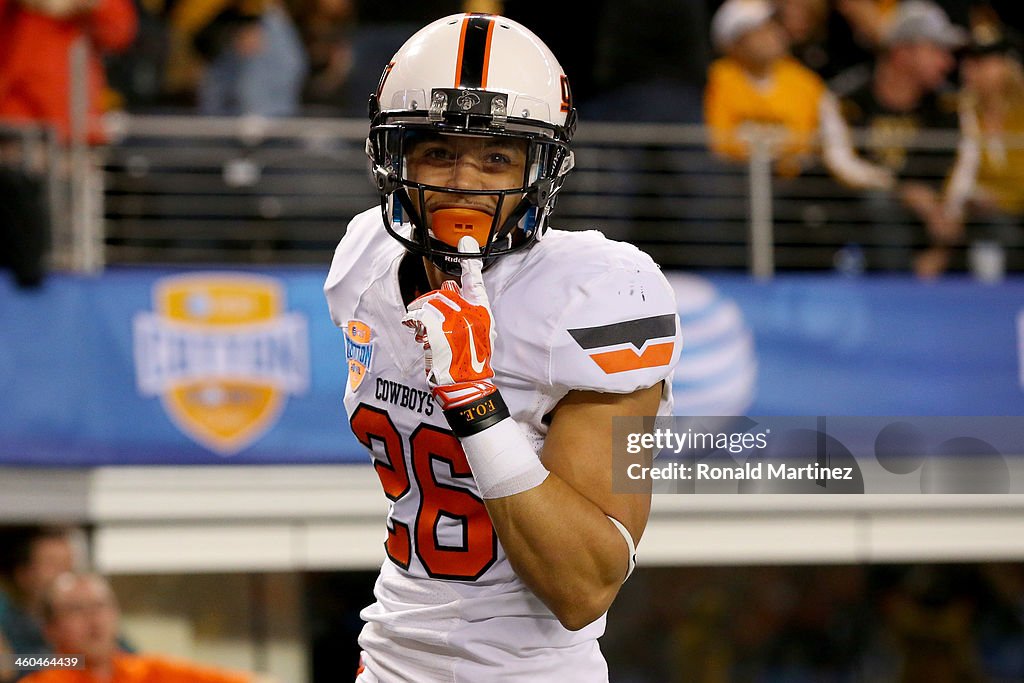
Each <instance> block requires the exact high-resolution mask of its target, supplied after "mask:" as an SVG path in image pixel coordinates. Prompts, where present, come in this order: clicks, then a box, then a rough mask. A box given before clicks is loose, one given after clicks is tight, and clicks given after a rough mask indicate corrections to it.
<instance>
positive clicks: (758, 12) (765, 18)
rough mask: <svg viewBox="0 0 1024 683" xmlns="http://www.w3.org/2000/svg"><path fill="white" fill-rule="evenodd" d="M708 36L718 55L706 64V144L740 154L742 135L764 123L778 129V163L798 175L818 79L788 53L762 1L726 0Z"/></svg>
mask: <svg viewBox="0 0 1024 683" xmlns="http://www.w3.org/2000/svg"><path fill="white" fill-rule="evenodd" d="M711 39H712V42H713V43H714V46H715V48H716V49H717V50H718V51H720V52H721V53H722V54H723V56H722V57H721V58H719V59H717V60H715V61H714V62H713V63H712V64H711V66H710V68H709V70H708V83H707V87H706V90H705V96H704V117H705V122H706V123H707V125H708V127H709V129H710V136H711V149H712V151H714V152H715V153H716V154H718V155H719V156H721V157H724V158H725V159H729V160H734V161H744V160H746V159H748V158H749V155H750V146H749V145H750V143H749V137H748V136H749V135H751V134H753V133H754V131H755V129H756V128H758V127H761V128H766V127H770V128H772V129H774V130H776V131H778V133H779V134H780V139H779V141H778V146H777V147H776V150H777V165H776V168H777V170H778V171H779V172H780V173H781V174H783V175H797V174H798V173H800V171H801V169H802V167H803V166H804V165H805V164H806V163H807V161H808V159H809V158H810V156H811V151H812V143H813V139H814V136H815V133H816V131H817V128H818V105H819V101H820V100H821V97H822V95H823V94H824V93H825V90H826V89H825V83H824V81H822V80H821V78H820V77H819V76H818V75H817V74H815V73H814V72H813V71H811V70H810V69H808V68H806V67H805V66H803V65H802V64H800V63H799V62H797V61H796V60H795V59H793V58H792V57H791V56H790V55H789V45H788V42H787V39H786V34H785V32H784V31H783V29H782V26H781V25H780V24H779V23H778V21H776V18H775V8H774V6H773V5H772V4H771V3H770V2H768V0H726V2H725V4H723V5H722V6H721V7H720V8H719V9H718V11H717V12H716V13H715V15H714V17H713V18H712V21H711Z"/></svg>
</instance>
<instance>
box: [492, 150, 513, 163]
mask: <svg viewBox="0 0 1024 683" xmlns="http://www.w3.org/2000/svg"><path fill="white" fill-rule="evenodd" d="M487 163H489V164H496V165H503V166H506V165H510V164H511V163H512V157H511V156H509V155H508V154H505V153H503V152H490V153H488V154H487Z"/></svg>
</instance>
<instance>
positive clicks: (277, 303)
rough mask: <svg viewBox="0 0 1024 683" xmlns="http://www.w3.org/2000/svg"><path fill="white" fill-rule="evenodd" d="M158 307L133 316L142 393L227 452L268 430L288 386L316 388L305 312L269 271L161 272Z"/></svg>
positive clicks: (198, 437)
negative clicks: (292, 304)
mask: <svg viewBox="0 0 1024 683" xmlns="http://www.w3.org/2000/svg"><path fill="white" fill-rule="evenodd" d="M153 308H154V311H153V312H152V313H150V312H144V313H139V314H138V315H136V316H135V321H134V342H135V373H136V383H137V385H138V389H139V393H141V394H142V395H143V396H159V397H160V399H161V401H162V403H163V405H164V410H166V412H167V414H168V416H169V417H170V418H171V421H172V422H173V423H174V424H175V426H176V427H177V428H178V429H180V430H181V431H182V432H184V433H185V434H186V435H187V436H188V437H189V438H191V439H193V440H194V441H196V442H198V443H200V444H202V445H203V446H205V447H207V448H209V449H210V450H212V451H215V452H217V453H220V454H221V455H231V454H233V453H237V452H238V451H240V450H242V449H243V448H245V447H246V446H249V445H250V444H252V443H253V442H254V441H256V440H257V439H258V438H259V437H261V436H263V434H265V433H266V432H267V431H268V430H269V429H270V428H271V427H273V426H274V424H275V423H276V422H277V418H278V416H279V415H280V413H281V410H282V408H283V407H284V402H285V396H286V395H287V394H301V393H303V392H305V391H306V389H307V387H308V386H309V342H308V333H307V324H306V318H305V316H304V315H302V314H300V313H286V312H285V311H284V308H285V297H284V292H283V290H282V287H281V285H280V283H279V282H278V281H277V280H276V279H274V278H270V277H265V276H258V275H240V274H235V273H197V274H189V275H181V276H175V277H168V278H164V279H162V280H158V281H157V282H156V284H155V285H154V287H153Z"/></svg>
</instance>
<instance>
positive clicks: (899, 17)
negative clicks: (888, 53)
mask: <svg viewBox="0 0 1024 683" xmlns="http://www.w3.org/2000/svg"><path fill="white" fill-rule="evenodd" d="M968 38H969V35H968V33H967V31H966V30H965V29H963V28H960V27H959V26H957V25H955V24H953V23H952V22H950V20H949V17H948V16H947V15H946V13H945V12H944V11H943V9H942V8H941V7H939V6H938V5H936V4H935V3H934V2H929V0H904V1H903V2H901V3H900V4H899V5H897V6H896V11H895V13H894V14H893V16H892V19H890V20H889V27H888V29H887V30H886V32H885V35H884V36H883V40H882V43H883V44H884V45H886V46H892V45H900V44H903V43H935V44H936V45H942V46H943V47H947V48H949V49H951V50H955V49H957V48H960V47H963V46H964V45H966V44H967V41H968Z"/></svg>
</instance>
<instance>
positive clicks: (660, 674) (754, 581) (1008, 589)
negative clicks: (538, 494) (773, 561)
mask: <svg viewBox="0 0 1024 683" xmlns="http://www.w3.org/2000/svg"><path fill="white" fill-rule="evenodd" d="M634 581H635V583H634ZM623 598H625V599H623ZM613 611H614V615H613V616H614V618H613V619H610V620H609V633H608V635H607V636H606V637H605V639H604V640H603V641H602V649H603V650H605V651H606V653H607V656H608V660H609V662H610V666H611V667H612V670H613V671H614V672H616V673H617V675H616V676H615V678H614V680H617V681H623V682H628V683H648V682H650V683H653V682H654V681H657V682H658V683H662V682H664V681H672V682H676V681H678V682H679V683H682V682H684V681H685V682H686V683H726V682H732V681H736V682H739V681H744V682H745V681H757V682H759V683H772V682H779V683H783V682H785V683H803V682H807V683H812V682H813V683H862V682H866V681H872V682H875V681H879V682H881V681H884V682H887V683H1010V682H1011V681H1020V680H1024V650H1022V649H1021V647H1020V643H1021V642H1022V635H1024V566H1022V565H1020V564H970V565H955V564H949V565H871V566H862V565H860V566H859V565H850V566H843V565H837V566H815V567H804V566H788V567H780V566H774V567H692V568H675V569H668V568H665V569H650V570H647V571H644V572H640V573H638V574H637V576H635V577H634V579H631V581H630V583H627V584H626V585H625V586H624V587H623V596H622V597H621V598H620V600H619V601H618V602H617V603H616V606H615V608H613Z"/></svg>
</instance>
